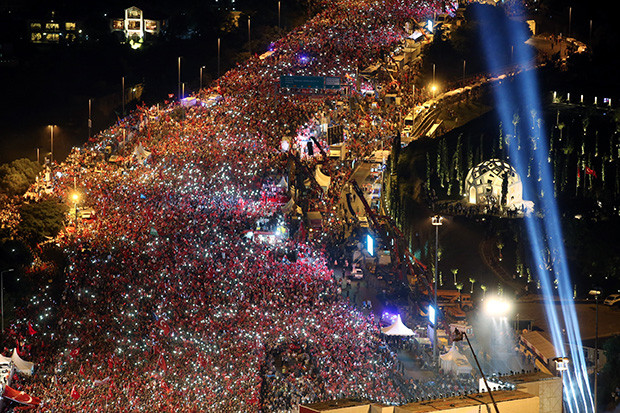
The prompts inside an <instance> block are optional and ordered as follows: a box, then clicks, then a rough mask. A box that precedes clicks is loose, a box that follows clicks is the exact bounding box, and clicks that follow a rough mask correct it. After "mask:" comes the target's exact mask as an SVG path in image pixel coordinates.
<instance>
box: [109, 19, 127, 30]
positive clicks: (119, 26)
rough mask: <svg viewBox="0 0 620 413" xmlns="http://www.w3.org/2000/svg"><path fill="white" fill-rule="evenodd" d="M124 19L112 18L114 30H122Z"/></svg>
mask: <svg viewBox="0 0 620 413" xmlns="http://www.w3.org/2000/svg"><path fill="white" fill-rule="evenodd" d="M124 26H125V21H124V20H121V19H117V20H114V21H113V22H112V28H113V29H114V30H123V29H124V28H125V27H124Z"/></svg>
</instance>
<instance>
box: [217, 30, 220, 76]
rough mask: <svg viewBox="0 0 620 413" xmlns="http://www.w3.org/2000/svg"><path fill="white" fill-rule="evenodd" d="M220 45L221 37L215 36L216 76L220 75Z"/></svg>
mask: <svg viewBox="0 0 620 413" xmlns="http://www.w3.org/2000/svg"><path fill="white" fill-rule="evenodd" d="M220 46H221V39H220V38H219V37H218V38H217V77H218V78H219V77H220Z"/></svg>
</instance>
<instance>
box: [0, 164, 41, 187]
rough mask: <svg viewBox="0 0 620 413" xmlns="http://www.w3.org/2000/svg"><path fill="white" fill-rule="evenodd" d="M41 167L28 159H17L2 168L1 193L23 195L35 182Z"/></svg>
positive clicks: (0, 172) (0, 174)
mask: <svg viewBox="0 0 620 413" xmlns="http://www.w3.org/2000/svg"><path fill="white" fill-rule="evenodd" d="M41 169H42V168H41V165H39V164H38V163H37V162H34V161H31V160H30V159H27V158H21V159H16V160H14V161H13V162H11V163H8V164H3V165H2V166H0V191H2V192H4V193H5V194H7V195H9V196H12V195H22V194H23V193H24V192H26V191H27V190H28V187H29V186H30V185H32V183H33V182H34V181H35V179H36V177H37V175H38V174H39V172H41Z"/></svg>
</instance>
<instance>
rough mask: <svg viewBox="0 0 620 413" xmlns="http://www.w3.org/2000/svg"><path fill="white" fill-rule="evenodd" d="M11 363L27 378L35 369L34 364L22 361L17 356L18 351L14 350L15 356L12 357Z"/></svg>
mask: <svg viewBox="0 0 620 413" xmlns="http://www.w3.org/2000/svg"><path fill="white" fill-rule="evenodd" d="M11 361H12V362H13V364H15V368H16V369H17V371H18V372H19V373H21V374H25V375H27V376H30V375H32V370H33V369H34V363H32V362H30V361H25V360H22V358H21V357H19V354H17V349H13V354H12V355H11Z"/></svg>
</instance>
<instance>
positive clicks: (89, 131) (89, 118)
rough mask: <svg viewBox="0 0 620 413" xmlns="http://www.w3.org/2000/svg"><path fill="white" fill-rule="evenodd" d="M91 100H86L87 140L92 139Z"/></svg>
mask: <svg viewBox="0 0 620 413" xmlns="http://www.w3.org/2000/svg"><path fill="white" fill-rule="evenodd" d="M91 101H92V99H88V139H90V138H91V137H92V128H93V121H92V118H91V114H92V113H91V109H92V102H91Z"/></svg>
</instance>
